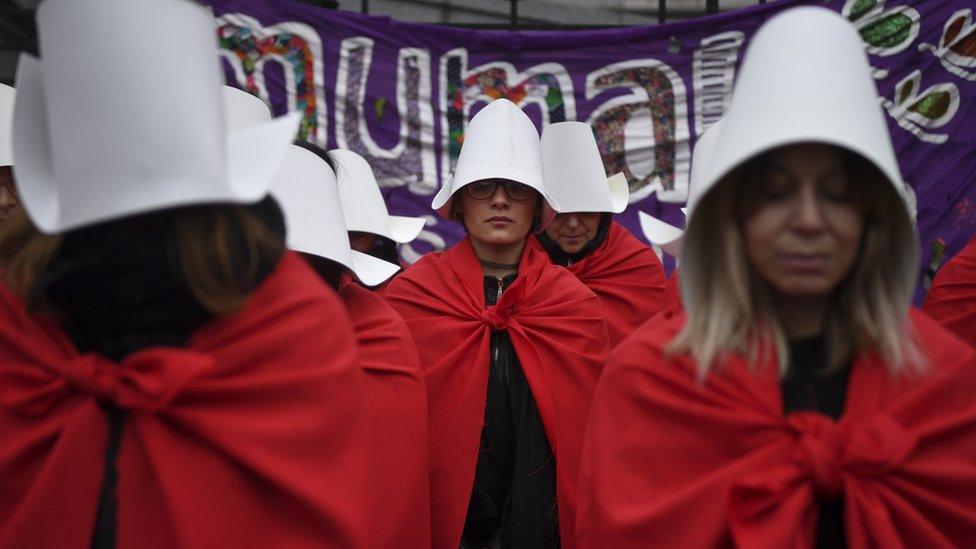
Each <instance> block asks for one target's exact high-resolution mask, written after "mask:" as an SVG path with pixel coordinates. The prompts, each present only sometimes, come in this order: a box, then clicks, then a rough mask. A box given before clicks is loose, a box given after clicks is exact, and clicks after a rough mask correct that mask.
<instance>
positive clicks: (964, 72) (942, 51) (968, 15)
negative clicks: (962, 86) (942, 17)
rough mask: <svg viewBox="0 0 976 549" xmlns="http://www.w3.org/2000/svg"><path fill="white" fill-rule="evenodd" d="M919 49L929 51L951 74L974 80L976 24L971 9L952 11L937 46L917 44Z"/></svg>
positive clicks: (975, 70)
mask: <svg viewBox="0 0 976 549" xmlns="http://www.w3.org/2000/svg"><path fill="white" fill-rule="evenodd" d="M918 50H919V51H930V52H932V55H934V56H935V57H937V58H938V59H939V62H940V63H942V66H943V67H945V68H946V70H948V71H949V72H951V73H952V74H955V75H956V76H960V77H962V78H965V79H966V80H974V81H976V24H974V23H973V10H972V9H969V8H967V9H963V10H959V11H957V12H955V13H953V14H952V15H951V16H950V17H949V20H948V21H946V24H945V27H944V28H943V30H942V38H941V39H940V40H939V45H938V47H936V46H933V45H932V44H919V46H918Z"/></svg>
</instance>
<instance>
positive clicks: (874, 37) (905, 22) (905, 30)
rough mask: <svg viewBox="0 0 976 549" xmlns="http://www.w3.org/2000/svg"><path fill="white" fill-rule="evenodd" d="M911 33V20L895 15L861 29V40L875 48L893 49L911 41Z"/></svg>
mask: <svg viewBox="0 0 976 549" xmlns="http://www.w3.org/2000/svg"><path fill="white" fill-rule="evenodd" d="M911 32H912V20H911V18H909V17H908V16H906V15H902V14H900V13H896V14H894V15H889V16H887V17H883V18H881V19H879V20H877V21H875V22H873V23H871V24H870V25H867V26H865V27H864V28H862V29H861V38H863V39H864V41H865V42H867V43H868V44H870V45H872V46H874V47H876V48H894V47H896V46H898V45H900V44H901V43H902V42H904V41H906V40H909V39H911Z"/></svg>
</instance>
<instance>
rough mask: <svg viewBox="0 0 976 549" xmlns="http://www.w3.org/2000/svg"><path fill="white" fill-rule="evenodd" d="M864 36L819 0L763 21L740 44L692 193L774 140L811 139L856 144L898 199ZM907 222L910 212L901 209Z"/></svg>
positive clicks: (776, 143)
mask: <svg viewBox="0 0 976 549" xmlns="http://www.w3.org/2000/svg"><path fill="white" fill-rule="evenodd" d="M870 75H871V68H870V66H869V65H868V61H867V57H866V54H865V53H864V44H863V42H862V41H861V36H860V35H859V34H858V33H857V31H856V30H855V29H854V27H853V26H852V25H851V24H850V22H849V21H847V20H846V19H844V18H843V17H841V16H840V15H838V14H837V13H836V12H834V11H831V10H829V9H826V8H820V7H810V6H805V7H799V8H794V9H790V10H787V11H785V12H783V13H781V14H779V15H777V16H776V17H773V18H772V19H771V20H770V21H769V22H767V23H766V24H765V25H763V26H762V28H760V29H759V31H758V32H757V33H756V35H755V36H754V37H753V39H752V44H751V45H750V47H749V50H748V51H747V52H746V55H745V59H744V60H743V63H742V67H741V69H740V70H739V76H738V80H737V81H736V86H735V90H734V92H733V94H732V101H731V103H730V105H729V108H728V110H727V111H726V113H725V115H724V117H723V124H722V131H721V134H720V135H719V138H718V142H717V143H716V144H715V151H714V153H713V154H712V155H711V159H710V160H709V162H708V163H707V169H706V170H705V174H704V176H703V177H702V179H701V180H699V181H698V182H697V184H696V187H697V188H696V193H695V194H696V199H695V200H690V201H689V202H690V203H689V211H688V223H692V222H694V218H695V210H696V206H697V205H698V204H700V203H701V198H702V197H704V196H705V195H706V194H707V193H708V191H709V190H710V189H711V188H712V187H713V186H714V185H715V184H716V183H717V182H718V181H720V180H721V179H722V178H723V177H725V176H726V175H727V174H729V173H730V172H731V171H732V170H734V169H735V168H736V167H738V166H740V165H742V164H743V163H744V162H746V161H748V160H749V159H751V158H754V157H755V156H757V155H759V154H762V153H764V152H767V151H770V150H772V149H775V148H777V147H781V146H785V145H791V144H797V143H805V142H813V143H823V144H828V145H834V146H837V147H841V148H843V149H846V150H849V151H851V152H854V153H856V154H858V155H860V156H862V157H864V158H865V159H866V160H868V161H869V162H871V163H872V164H874V165H875V166H876V167H877V168H878V169H879V170H880V171H881V172H882V173H883V174H884V175H885V176H886V177H887V179H888V180H889V182H890V183H891V184H892V186H893V188H894V190H895V191H897V192H898V193H899V195H900V196H901V197H902V198H903V199H904V198H905V197H906V192H905V184H904V183H903V181H902V178H901V173H900V172H899V169H898V162H897V160H896V159H895V152H894V149H893V148H892V144H891V138H890V136H889V135H888V125H887V123H886V120H885V115H884V113H883V112H882V110H881V105H880V104H879V102H878V92H877V89H876V88H875V84H874V80H873V79H872V78H871V76H870ZM904 214H905V216H906V221H908V222H909V223H911V220H910V217H909V212H908V209H907V203H906V209H905V211H904Z"/></svg>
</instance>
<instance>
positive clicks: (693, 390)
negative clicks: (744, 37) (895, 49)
mask: <svg viewBox="0 0 976 549" xmlns="http://www.w3.org/2000/svg"><path fill="white" fill-rule="evenodd" d="M869 74H870V71H869V67H868V64H867V60H866V58H865V54H864V51H863V44H862V42H861V39H860V36H858V34H857V32H856V31H855V30H854V29H853V28H852V27H851V26H850V23H849V22H847V21H846V20H844V19H843V18H841V17H840V16H838V15H837V14H836V13H834V12H832V11H829V10H826V9H822V8H813V7H804V8H797V9H793V10H789V11H787V12H785V13H783V14H781V15H779V16H777V17H775V18H773V19H772V20H770V21H769V22H768V23H767V24H766V25H765V26H764V27H763V28H762V29H760V31H759V32H758V33H757V34H756V36H755V37H754V38H753V42H752V45H751V47H750V49H749V51H748V53H747V55H746V58H745V60H744V62H743V65H742V68H741V72H740V73H739V80H738V82H737V87H736V90H735V93H734V95H733V98H732V103H731V105H730V107H729V110H728V112H727V113H726V117H725V119H724V123H723V127H722V129H721V132H720V135H719V137H718V143H717V145H716V152H715V155H714V157H713V158H712V159H711V160H710V161H709V164H708V174H709V175H708V176H707V177H706V178H705V185H707V187H708V188H706V189H704V190H703V194H702V196H701V197H700V198H699V199H698V200H697V201H696V202H693V203H692V204H690V205H689V219H688V224H687V230H686V232H685V236H684V241H683V244H682V279H681V283H682V292H683V297H684V298H685V308H686V310H687V313H682V312H676V313H672V314H669V315H668V314H666V315H660V316H658V317H656V319H655V320H652V321H651V322H649V323H647V324H645V325H644V326H642V327H641V328H640V329H639V330H638V331H637V332H636V333H635V334H634V335H633V336H632V337H631V338H629V339H628V340H627V341H625V342H624V343H623V344H621V345H620V346H619V347H618V348H617V349H616V350H615V351H614V353H613V356H612V357H611V358H610V360H609V362H608V364H607V367H606V369H605V371H604V375H603V378H602V379H601V382H600V386H599V389H598V391H597V394H596V396H595V397H594V403H593V409H592V414H591V419H590V424H589V427H588V431H587V435H586V442H585V449H584V457H583V466H582V472H581V478H580V491H579V522H578V530H577V536H578V541H579V544H580V546H582V547H729V546H738V547H763V548H766V547H847V546H849V547H959V546H965V545H967V544H969V543H971V540H973V539H976V400H974V399H973V398H972V395H973V391H974V390H976V355H974V352H973V351H972V350H971V349H969V348H968V347H967V346H965V345H964V344H962V343H961V342H960V341H959V340H958V339H957V338H955V337H953V336H951V335H950V334H949V333H948V332H946V331H945V330H944V329H943V328H942V327H940V326H939V325H938V324H937V323H935V322H934V321H932V320H931V319H929V318H928V317H927V316H925V315H924V314H921V313H918V312H916V311H910V300H911V295H912V290H913V287H914V281H915V274H916V268H917V262H916V259H917V244H916V240H915V235H914V227H913V224H912V221H911V217H910V214H909V210H908V208H907V205H906V202H905V201H904V196H905V194H906V192H905V190H904V187H903V183H902V182H901V181H902V180H901V177H900V175H899V173H898V166H897V162H896V160H895V156H894V152H893V149H892V146H891V142H890V139H889V137H888V134H887V128H886V121H885V117H884V115H883V114H882V113H881V112H880V109H879V108H878V104H877V92H876V90H875V87H874V83H873V82H872V80H871V78H870V76H869ZM622 422H623V423H622Z"/></svg>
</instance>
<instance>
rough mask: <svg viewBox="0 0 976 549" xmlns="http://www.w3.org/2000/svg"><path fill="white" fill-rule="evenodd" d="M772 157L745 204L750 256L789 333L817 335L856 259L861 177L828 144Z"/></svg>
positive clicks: (861, 213)
mask: <svg viewBox="0 0 976 549" xmlns="http://www.w3.org/2000/svg"><path fill="white" fill-rule="evenodd" d="M768 159H769V162H767V163H766V164H765V168H764V169H763V170H762V171H761V173H760V174H759V177H758V178H757V180H753V181H750V182H749V183H748V184H750V185H754V186H755V187H754V188H753V189H752V190H751V191H750V192H749V194H748V195H747V196H748V197H747V199H746V204H745V205H744V207H743V208H742V209H743V210H745V211H747V212H748V214H746V215H745V216H744V218H742V219H740V222H741V223H740V227H741V230H742V233H743V238H744V240H745V246H746V255H747V256H748V260H749V262H750V264H751V265H752V267H753V269H755V271H756V272H757V273H758V274H759V276H760V277H762V278H763V279H764V280H765V281H766V283H767V284H768V285H769V287H770V289H771V290H772V292H773V303H774V307H775V309H776V314H777V316H778V317H779V319H780V322H781V323H782V325H783V328H784V330H785V332H786V335H787V337H789V338H803V337H809V336H814V335H817V334H819V333H821V332H822V331H823V325H824V316H825V314H826V311H827V308H828V305H829V303H830V299H831V296H832V295H833V293H834V291H835V290H836V289H837V287H838V286H839V285H840V284H841V282H842V281H843V280H844V278H845V277H846V276H847V275H848V273H850V272H851V270H852V269H853V267H854V265H855V263H856V261H857V257H858V251H859V249H860V244H861V238H862V235H863V233H864V227H865V213H864V208H863V205H862V204H861V203H860V200H859V198H858V197H857V193H856V192H855V190H856V189H855V186H856V185H857V184H858V182H857V181H854V180H853V179H852V176H851V174H850V173H848V169H847V167H846V166H845V164H844V156H843V154H842V152H841V150H840V149H838V148H836V147H832V146H829V145H821V144H799V145H790V146H786V147H781V148H779V149H776V150H775V151H773V152H772V153H770V155H769V157H768Z"/></svg>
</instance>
